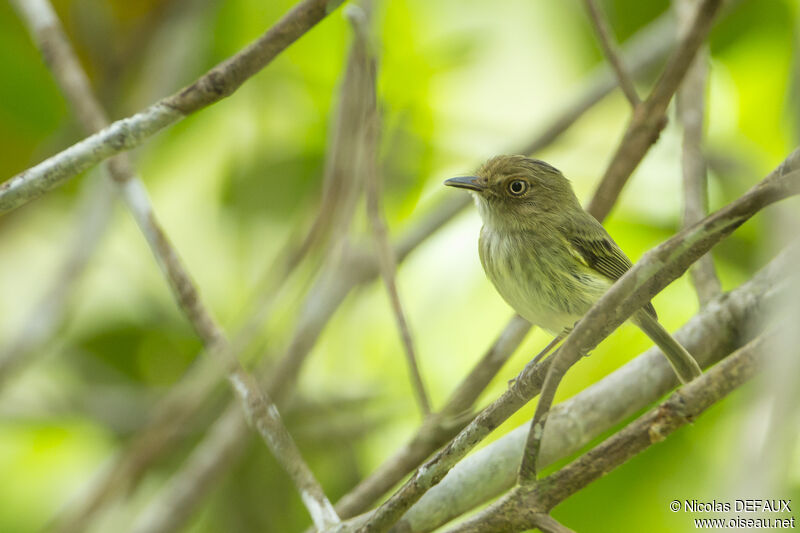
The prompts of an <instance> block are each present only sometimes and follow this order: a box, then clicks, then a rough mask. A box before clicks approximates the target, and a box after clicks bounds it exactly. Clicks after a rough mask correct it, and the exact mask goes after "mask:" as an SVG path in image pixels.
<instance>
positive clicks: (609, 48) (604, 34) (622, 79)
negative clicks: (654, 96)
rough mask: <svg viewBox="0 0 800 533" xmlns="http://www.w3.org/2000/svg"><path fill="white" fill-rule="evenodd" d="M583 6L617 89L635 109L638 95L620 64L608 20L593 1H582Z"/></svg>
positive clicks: (617, 49)
mask: <svg viewBox="0 0 800 533" xmlns="http://www.w3.org/2000/svg"><path fill="white" fill-rule="evenodd" d="M583 4H584V5H585V6H586V11H588V12H589V18H591V19H592V25H593V26H594V29H595V31H596V32H597V38H598V40H599V41H600V46H601V47H602V48H603V52H604V53H605V55H606V58H607V59H608V62H609V63H611V68H612V69H613V70H614V74H616V76H617V82H618V83H619V87H620V89H622V92H623V93H625V98H627V99H628V102H630V104H631V107H634V108H635V107H636V106H638V105H639V104H640V103H641V100H639V95H638V94H636V87H635V86H634V85H633V80H632V79H631V76H630V75H629V74H628V71H627V70H625V66H624V65H623V63H622V58H621V57H620V53H619V48H618V47H617V43H616V41H615V40H614V36H613V35H611V28H610V27H609V25H608V20H606V17H605V15H603V13H602V12H601V11H600V8H598V7H597V3H596V2H595V0H583Z"/></svg>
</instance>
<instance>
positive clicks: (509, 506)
mask: <svg viewBox="0 0 800 533" xmlns="http://www.w3.org/2000/svg"><path fill="white" fill-rule="evenodd" d="M771 341H772V339H771V336H770V334H769V333H765V334H763V335H761V336H760V337H758V338H757V339H755V340H753V341H751V342H750V343H748V344H747V345H746V346H744V347H743V348H740V349H739V350H737V351H736V352H735V353H734V354H732V355H731V356H729V357H727V358H726V359H725V360H724V361H722V362H721V363H719V364H718V365H716V366H714V367H713V368H711V369H710V370H708V371H707V372H706V373H705V374H703V376H701V377H700V378H698V379H695V380H694V381H692V382H691V383H688V384H687V385H685V386H684V387H682V388H681V389H679V390H677V391H676V392H674V393H673V394H672V395H671V396H670V397H669V398H668V399H667V400H666V401H665V402H663V403H662V404H661V405H659V406H658V407H656V408H654V409H652V410H651V411H649V412H647V413H646V414H644V415H643V416H641V417H639V418H638V419H636V420H635V421H633V422H632V423H630V424H629V425H628V426H627V427H625V428H624V429H623V430H621V431H620V432H619V433H617V434H615V435H614V436H612V437H610V438H608V439H606V440H605V441H604V442H603V443H602V444H600V445H598V446H597V447H595V448H593V449H592V450H590V451H589V452H587V453H586V454H585V455H583V456H581V457H580V458H578V459H577V460H575V461H573V462H572V463H570V464H569V465H567V466H566V467H564V468H563V469H561V470H559V471H558V472H556V473H555V474H552V475H550V476H548V477H546V478H544V479H542V480H541V481H539V482H537V483H534V484H530V485H519V486H518V487H517V488H515V489H513V490H512V491H511V492H509V493H508V494H507V495H506V496H504V497H503V498H501V499H500V500H499V501H497V502H496V503H494V504H492V505H491V506H489V507H488V508H487V509H486V510H484V511H482V512H481V513H478V514H477V515H476V516H474V517H472V518H471V519H470V520H468V521H466V522H464V523H462V524H459V525H457V526H455V527H454V528H452V529H450V530H449V531H450V533H471V532H476V533H477V532H481V533H489V532H503V533H506V532H512V531H524V530H526V529H529V528H531V527H537V524H536V520H537V519H538V518H539V516H540V515H541V514H542V513H547V512H549V510H550V509H552V508H553V507H555V506H556V505H557V504H558V503H560V502H562V501H564V500H565V499H567V498H568V497H569V496H571V495H572V494H574V493H575V492H577V491H578V490H580V489H581V488H583V487H585V486H586V485H588V484H589V483H591V482H592V481H594V480H596V479H598V478H600V477H602V476H603V475H604V474H606V473H608V472H610V471H611V470H613V469H614V468H616V467H618V466H620V465H621V464H623V463H625V462H626V461H627V460H628V459H630V458H631V457H633V456H635V455H637V454H639V453H641V452H643V451H644V450H646V449H647V448H649V447H650V446H652V445H653V444H655V443H658V442H661V441H663V440H664V439H665V438H667V437H668V436H669V435H670V434H672V433H673V432H674V431H675V430H677V429H679V428H681V427H683V426H685V425H686V424H688V423H690V422H692V421H693V420H694V419H695V418H697V417H698V416H699V415H700V414H702V413H703V411H705V410H706V409H708V408H709V407H710V406H712V405H714V404H715V403H716V402H718V401H719V400H721V399H722V398H724V397H725V396H727V395H728V394H729V393H730V392H732V391H733V390H735V389H737V388H738V387H740V386H742V385H743V384H744V383H746V382H747V381H749V380H750V378H752V376H753V375H754V374H755V373H756V371H757V369H758V368H759V367H760V365H761V362H762V360H763V359H764V358H765V356H766V354H767V353H768V352H769V351H770V349H771V344H772V343H771Z"/></svg>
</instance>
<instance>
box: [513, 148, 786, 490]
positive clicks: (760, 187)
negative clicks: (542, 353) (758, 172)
mask: <svg viewBox="0 0 800 533" xmlns="http://www.w3.org/2000/svg"><path fill="white" fill-rule="evenodd" d="M798 192H800V148H799V149H796V150H795V151H794V152H792V153H791V154H789V156H788V157H787V158H786V159H785V160H784V161H783V163H782V164H781V165H780V166H779V167H778V168H777V169H775V170H774V171H773V172H771V173H770V174H769V175H768V176H767V177H766V178H764V179H763V180H761V182H759V183H758V184H757V185H755V186H754V187H752V188H751V189H750V190H749V191H747V192H746V193H745V194H744V195H742V196H741V197H740V198H739V199H737V200H736V201H734V202H731V203H730V204H728V205H727V206H725V207H724V208H722V209H720V210H719V211H717V212H715V213H714V214H712V215H709V216H707V217H706V218H704V219H703V220H702V221H700V222H698V223H697V224H694V225H693V226H691V227H689V228H685V229H684V230H682V231H680V232H679V233H678V234H676V235H674V236H673V237H672V238H670V239H668V240H667V241H665V242H663V243H662V244H660V245H659V246H657V247H655V248H653V249H652V250H650V251H649V252H647V253H646V254H645V255H644V256H643V257H642V260H641V261H639V263H637V264H636V265H634V266H633V268H631V269H630V270H629V271H628V272H627V273H625V275H624V276H622V277H621V278H620V279H619V281H618V282H616V283H615V284H614V285H613V286H612V287H611V288H610V289H609V290H608V292H606V293H605V294H604V295H603V296H602V297H601V298H600V300H598V301H597V303H596V304H595V305H593V306H592V308H591V309H590V310H589V311H588V312H587V313H586V314H585V315H584V317H583V318H582V319H581V320H580V321H579V322H578V324H577V325H576V326H575V329H573V330H572V333H570V335H569V336H568V337H567V339H566V340H565V341H564V344H562V345H561V348H560V349H559V351H558V352H557V353H556V354H555V356H554V357H553V358H552V359H553V364H552V365H550V370H549V371H548V373H547V378H546V379H545V382H544V385H543V386H542V392H541V395H540V397H539V402H538V403H537V404H536V412H535V414H534V416H533V420H531V429H530V433H529V434H528V442H527V445H526V448H525V454H524V455H523V457H522V465H521V466H520V483H523V484H530V483H534V482H535V480H536V460H537V458H538V455H539V449H540V447H541V441H542V435H543V432H544V427H545V424H546V423H547V416H548V413H549V411H550V407H551V405H552V403H553V398H554V397H555V392H556V389H557V388H558V384H559V383H560V381H561V379H562V378H563V377H564V374H565V373H566V372H567V370H569V368H570V367H572V365H574V364H575V363H577V362H578V361H579V360H580V358H581V356H582V354H584V353H587V352H588V351H589V350H591V349H593V348H594V347H595V346H597V344H598V343H599V342H600V341H601V340H603V339H604V338H605V337H606V336H607V335H608V334H609V333H611V332H612V331H613V330H614V329H615V328H617V327H618V326H619V325H620V324H622V322H624V321H625V319H627V317H628V316H629V315H630V314H631V313H633V312H634V311H636V310H637V309H639V308H641V307H642V306H643V305H645V304H646V303H647V302H648V301H650V299H651V298H652V297H653V296H654V295H655V294H657V293H658V292H659V291H660V290H662V289H663V288H664V287H666V286H667V285H668V284H669V283H671V282H672V281H674V280H675V279H676V278H678V277H679V276H680V275H681V274H682V273H683V272H685V271H686V269H688V268H689V267H690V266H691V265H692V263H694V262H695V261H696V260H697V259H698V258H699V257H701V256H702V255H703V254H705V253H707V252H708V251H709V250H710V249H711V248H712V246H714V245H715V244H716V243H718V242H719V241H721V240H722V239H723V238H725V237H727V236H728V235H730V234H731V233H732V232H733V230H735V229H736V228H738V227H739V226H740V225H741V224H743V223H744V222H745V221H747V220H748V219H749V218H750V217H752V216H753V215H754V214H755V213H757V212H758V211H760V210H761V209H762V208H764V207H766V206H768V205H770V204H772V203H774V202H777V201H778V200H781V199H783V198H786V197H788V196H791V195H794V194H797V193H798Z"/></svg>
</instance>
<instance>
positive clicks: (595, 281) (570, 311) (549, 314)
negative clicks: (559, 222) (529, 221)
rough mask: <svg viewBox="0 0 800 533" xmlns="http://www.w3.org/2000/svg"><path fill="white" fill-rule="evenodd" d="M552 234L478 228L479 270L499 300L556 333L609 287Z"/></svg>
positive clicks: (569, 323)
mask: <svg viewBox="0 0 800 533" xmlns="http://www.w3.org/2000/svg"><path fill="white" fill-rule="evenodd" d="M568 246H569V244H568V243H567V242H566V240H563V239H559V238H558V235H557V234H555V233H553V232H547V231H541V232H535V231H513V232H500V231H495V230H493V229H492V228H491V227H487V226H484V227H483V228H482V229H481V237H480V240H479V253H480V258H481V263H482V265H483V269H484V271H485V272H486V275H487V277H488V278H489V280H490V281H491V282H492V283H493V284H494V286H495V288H496V289H497V291H498V292H499V293H500V295H501V296H502V297H503V299H504V300H505V301H506V302H507V303H508V304H509V305H510V306H511V307H513V308H514V310H515V311H516V312H517V313H519V314H520V315H522V316H523V317H524V318H525V319H527V320H528V321H530V322H531V323H533V324H536V325H538V326H540V327H543V328H545V329H547V330H549V331H550V332H552V333H559V332H560V331H562V330H563V329H565V328H568V327H572V325H573V324H574V323H575V322H576V321H577V320H578V319H579V318H580V317H581V316H583V314H584V313H586V311H588V310H589V308H590V307H591V306H592V304H593V303H594V302H595V301H597V299H598V298H600V296H602V294H603V293H604V292H605V291H606V290H607V289H608V287H609V286H610V282H609V280H607V279H605V278H603V277H602V276H600V275H598V274H596V273H594V272H593V271H591V270H589V269H588V268H587V267H585V266H584V265H582V264H581V263H580V262H579V261H578V260H577V259H576V258H575V257H574V254H573V253H572V252H571V250H569V248H568Z"/></svg>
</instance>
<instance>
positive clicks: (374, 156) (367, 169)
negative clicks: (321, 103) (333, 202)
mask: <svg viewBox="0 0 800 533" xmlns="http://www.w3.org/2000/svg"><path fill="white" fill-rule="evenodd" d="M348 7H349V9H347V11H346V16H347V18H348V20H349V21H350V23H351V24H352V26H353V34H354V36H355V37H354V38H355V42H354V45H353V46H354V50H356V51H358V52H359V53H360V55H361V56H362V57H363V60H362V61H363V65H364V66H363V70H364V74H365V82H366V83H365V84H364V93H365V94H363V95H362V98H363V102H364V105H365V106H366V109H364V115H365V116H364V117H363V128H364V133H363V144H364V146H363V149H362V159H363V161H362V171H363V172H364V173H365V174H366V179H365V183H366V195H367V202H366V204H367V217H368V218H369V222H370V229H371V230H372V234H373V236H374V238H375V248H376V253H377V256H378V266H379V269H380V273H381V278H382V279H383V283H384V285H385V286H386V292H387V293H388V296H389V301H390V303H391V306H392V312H393V313H394V317H395V321H396V322H397V329H398V330H399V332H400V338H401V340H402V342H403V348H404V350H405V354H406V359H407V362H408V371H409V374H410V377H411V385H412V388H413V389H414V394H415V396H416V400H417V404H419V408H420V411H422V415H423V417H425V416H427V415H429V414H430V412H431V405H430V400H429V398H428V393H427V392H426V390H425V384H424V383H423V381H422V374H421V373H420V370H419V363H418V362H417V356H416V350H415V349H414V339H413V338H412V336H411V330H410V328H409V326H408V320H406V313H405V311H404V310H403V305H402V304H401V302H400V294H399V293H398V291H397V259H396V258H395V256H394V250H392V247H391V244H390V243H389V232H388V230H387V228H386V220H385V219H384V215H383V208H382V205H381V203H382V202H381V172H380V168H379V164H378V147H379V144H380V143H379V137H380V124H379V123H380V120H379V116H378V108H377V97H376V95H375V82H376V79H375V75H376V74H375V70H376V68H377V67H376V63H377V61H376V58H375V57H374V53H373V52H372V50H371V47H370V44H369V42H368V37H367V33H368V32H369V27H368V17H369V16H370V13H369V11H370V7H369V6H365V7H364V8H363V9H362V8H360V7H356V6H355V5H351V6H348Z"/></svg>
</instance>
